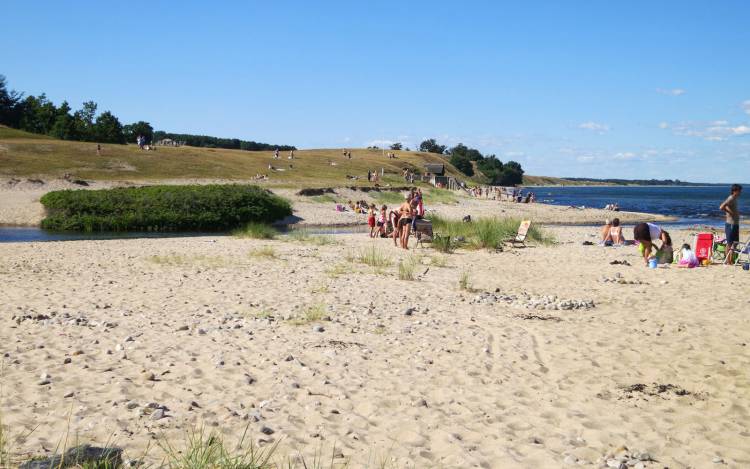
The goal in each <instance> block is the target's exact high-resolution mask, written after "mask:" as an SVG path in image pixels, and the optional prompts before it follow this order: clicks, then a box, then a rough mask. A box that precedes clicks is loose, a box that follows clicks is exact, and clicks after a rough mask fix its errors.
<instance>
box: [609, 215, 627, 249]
mask: <svg viewBox="0 0 750 469" xmlns="http://www.w3.org/2000/svg"><path fill="white" fill-rule="evenodd" d="M609 239H610V240H612V244H625V236H624V235H623V234H622V226H620V219H619V218H615V219H613V220H612V227H611V228H610V229H609Z"/></svg>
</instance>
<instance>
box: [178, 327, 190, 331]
mask: <svg viewBox="0 0 750 469" xmlns="http://www.w3.org/2000/svg"><path fill="white" fill-rule="evenodd" d="M189 329H190V327H189V326H180V327H178V328H177V331H178V332H180V331H187V330H189Z"/></svg>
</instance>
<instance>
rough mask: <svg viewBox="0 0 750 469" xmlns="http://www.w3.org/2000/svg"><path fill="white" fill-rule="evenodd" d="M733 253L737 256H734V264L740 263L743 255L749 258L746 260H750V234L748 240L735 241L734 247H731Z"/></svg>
mask: <svg viewBox="0 0 750 469" xmlns="http://www.w3.org/2000/svg"><path fill="white" fill-rule="evenodd" d="M731 251H732V254H733V255H734V256H736V257H735V258H734V265H737V264H739V263H740V262H742V259H743V257H742V256H745V257H744V258H745V259H747V261H746V262H750V236H748V238H747V241H745V242H744V243H743V242H737V243H734V247H733V248H732V249H731Z"/></svg>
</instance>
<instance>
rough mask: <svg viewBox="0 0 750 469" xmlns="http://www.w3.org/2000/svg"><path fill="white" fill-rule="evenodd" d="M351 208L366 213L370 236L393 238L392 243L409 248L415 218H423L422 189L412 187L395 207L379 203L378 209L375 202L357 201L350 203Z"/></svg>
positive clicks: (415, 223)
mask: <svg viewBox="0 0 750 469" xmlns="http://www.w3.org/2000/svg"><path fill="white" fill-rule="evenodd" d="M350 206H351V207H352V210H354V211H355V212H358V213H363V212H365V211H366V213H367V225H368V226H369V227H370V233H369V236H370V237H371V238H378V237H380V238H386V237H388V236H389V235H390V236H391V237H392V238H393V245H394V246H396V247H401V248H402V249H409V237H410V236H411V233H412V231H413V230H415V229H416V225H417V220H419V219H422V218H424V213H425V209H424V198H423V196H422V190H421V189H417V188H414V187H413V188H412V189H411V190H410V191H409V192H407V193H406V194H404V202H403V203H402V204H401V205H400V206H399V207H398V208H395V209H391V210H389V209H388V206H387V205H381V206H380V209H379V210H378V208H377V207H376V206H375V204H368V203H367V202H357V203H356V204H351V202H350Z"/></svg>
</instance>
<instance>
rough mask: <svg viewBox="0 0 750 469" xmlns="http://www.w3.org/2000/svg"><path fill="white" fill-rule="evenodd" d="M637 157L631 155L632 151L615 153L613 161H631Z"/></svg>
mask: <svg viewBox="0 0 750 469" xmlns="http://www.w3.org/2000/svg"><path fill="white" fill-rule="evenodd" d="M637 157H638V155H636V154H635V153H633V152H632V151H625V152H620V153H615V156H614V159H616V160H632V159H635V158H637Z"/></svg>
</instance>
